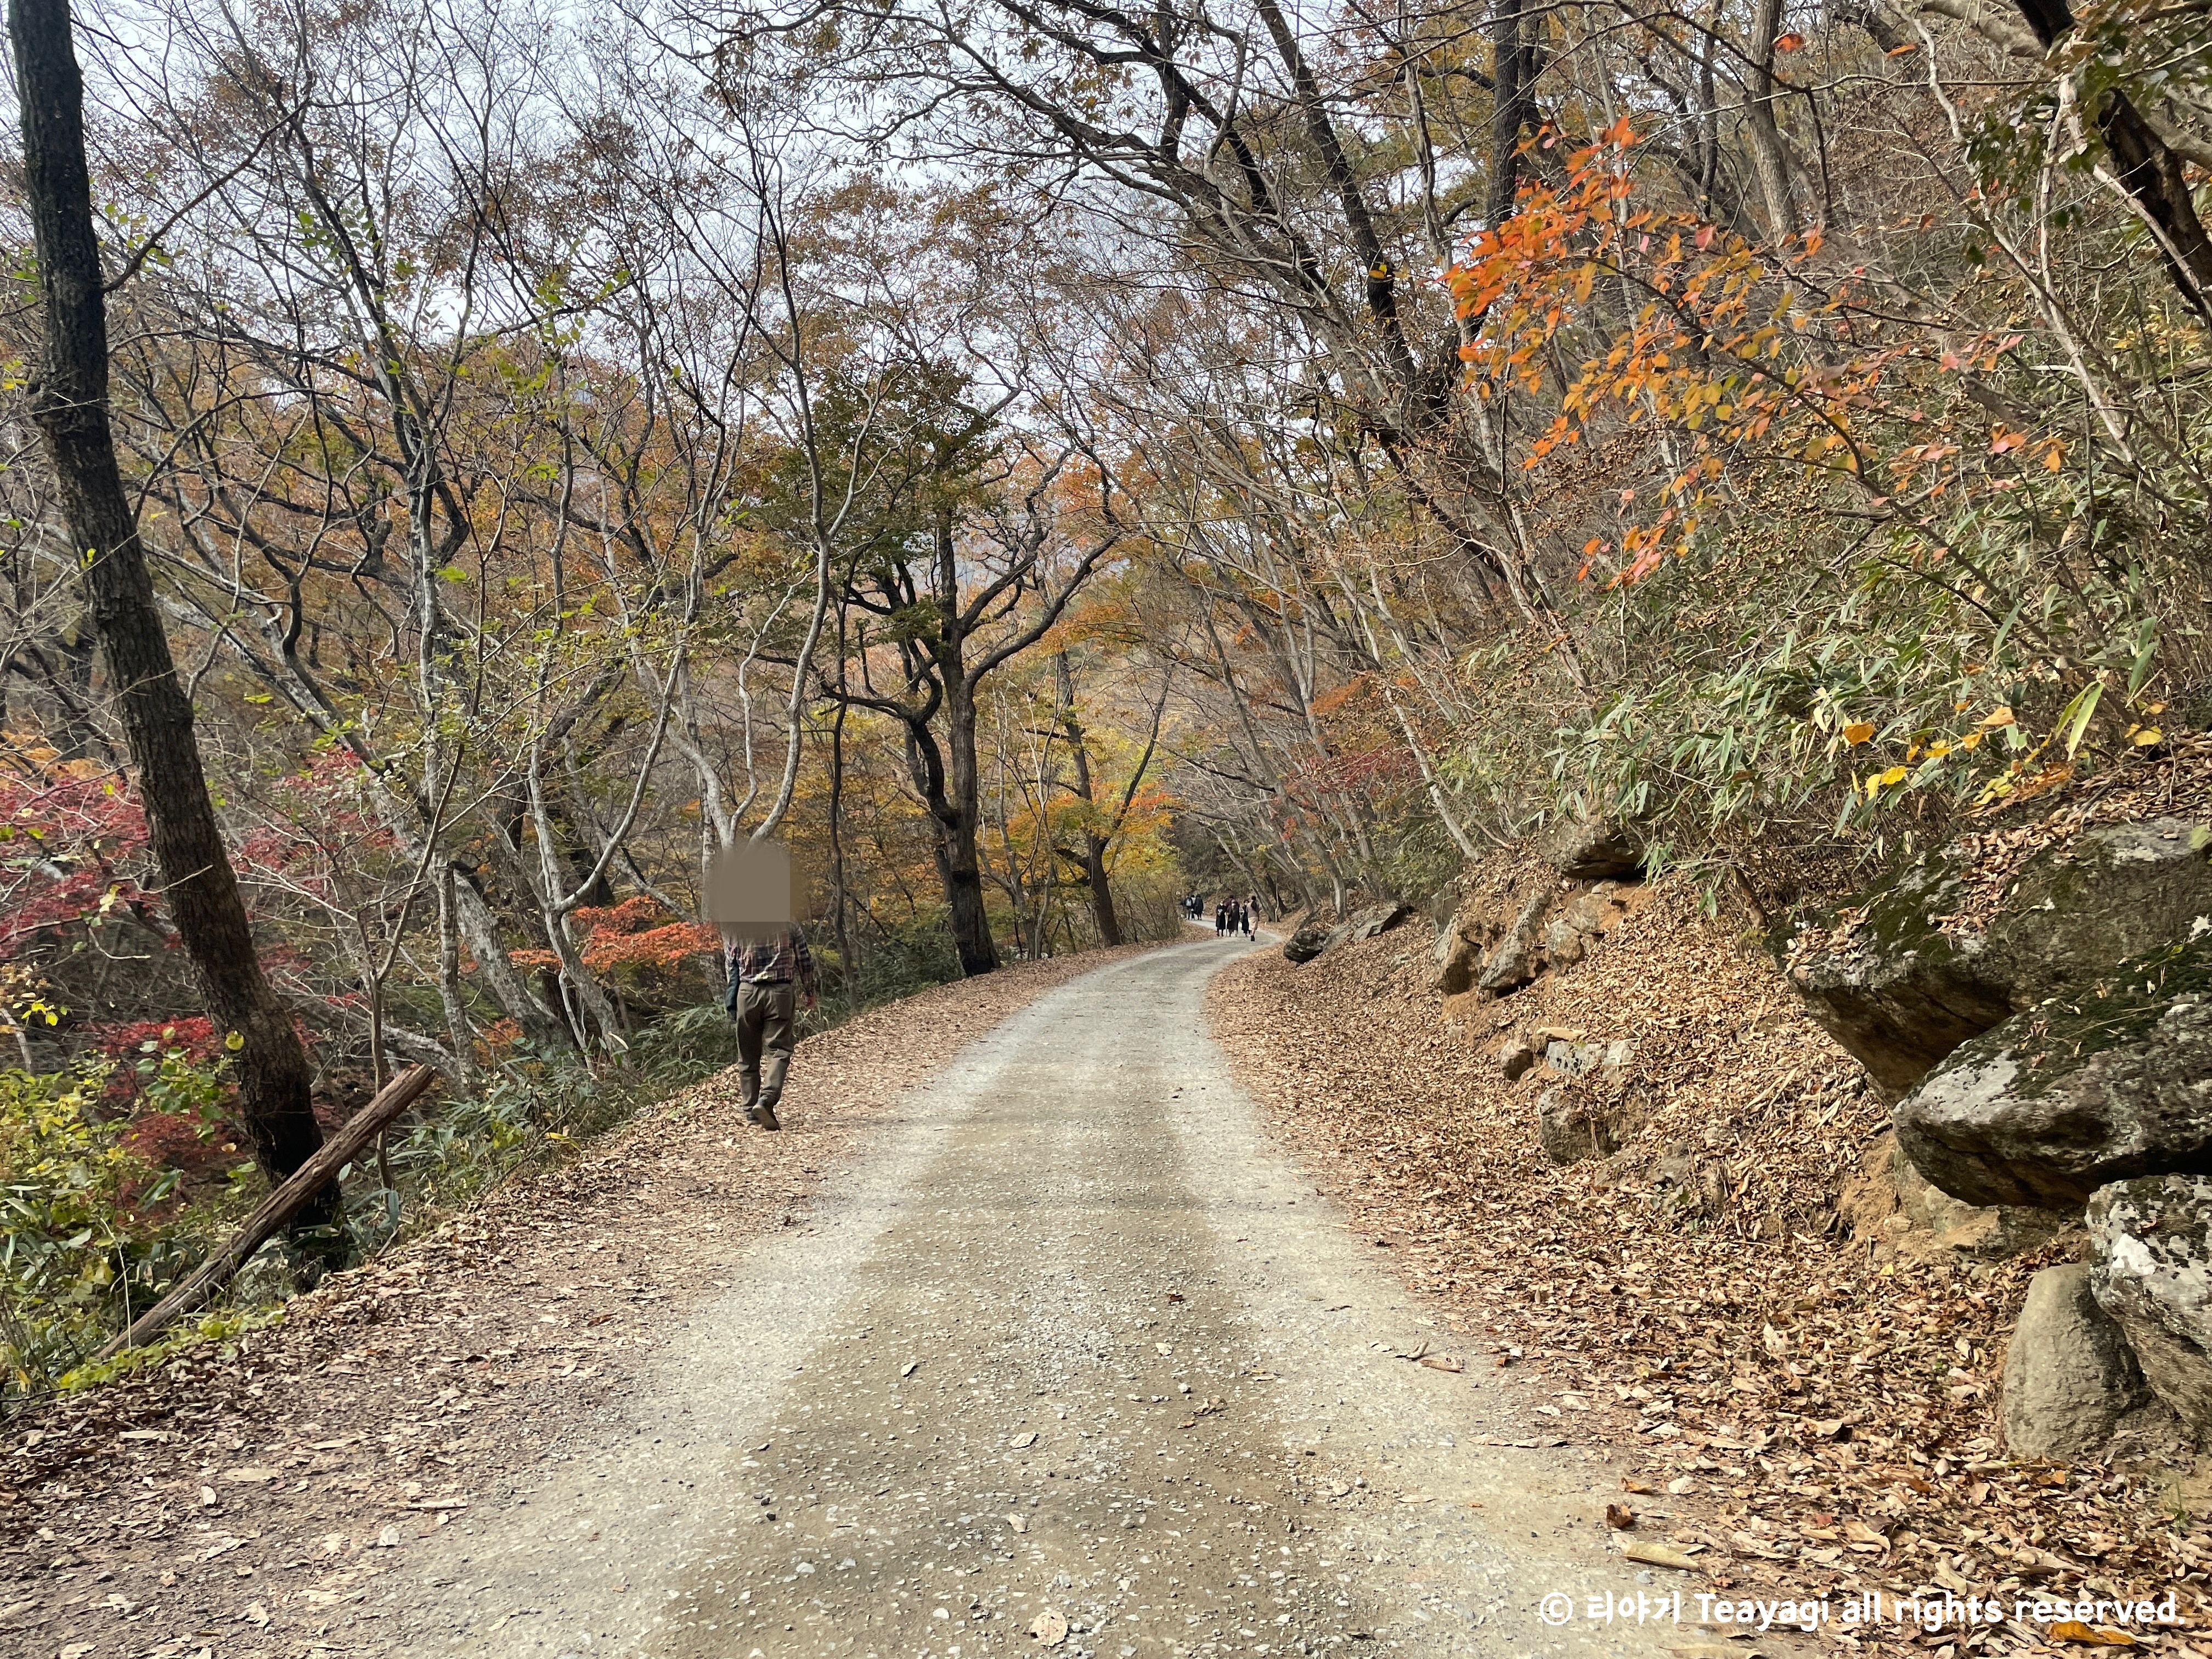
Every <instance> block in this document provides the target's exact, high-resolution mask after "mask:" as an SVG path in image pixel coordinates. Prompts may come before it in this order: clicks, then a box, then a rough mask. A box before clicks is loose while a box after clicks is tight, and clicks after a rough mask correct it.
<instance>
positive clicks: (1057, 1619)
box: [1030, 1607, 1067, 1648]
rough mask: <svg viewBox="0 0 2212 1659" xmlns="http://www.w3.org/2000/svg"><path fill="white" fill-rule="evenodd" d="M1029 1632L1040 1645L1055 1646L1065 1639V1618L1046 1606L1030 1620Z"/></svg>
mask: <svg viewBox="0 0 2212 1659" xmlns="http://www.w3.org/2000/svg"><path fill="white" fill-rule="evenodd" d="M1030 1635H1031V1636H1034V1637H1035V1638H1036V1639H1037V1642H1038V1644H1039V1645H1040V1646H1042V1647H1048V1648H1056V1647H1058V1646H1059V1645H1060V1644H1061V1643H1062V1642H1065V1641H1066V1639H1067V1620H1066V1617H1065V1616H1064V1615H1062V1614H1060V1613H1054V1611H1053V1610H1052V1609H1051V1608H1050V1607H1047V1608H1046V1609H1045V1610H1044V1611H1043V1612H1042V1613H1039V1614H1037V1616H1036V1618H1035V1619H1033V1620H1030Z"/></svg>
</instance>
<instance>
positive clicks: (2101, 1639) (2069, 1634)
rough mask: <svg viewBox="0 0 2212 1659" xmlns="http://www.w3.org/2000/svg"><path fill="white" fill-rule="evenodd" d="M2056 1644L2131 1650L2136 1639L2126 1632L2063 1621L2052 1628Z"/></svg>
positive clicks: (2071, 1620)
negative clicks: (2084, 1644) (2082, 1643)
mask: <svg viewBox="0 0 2212 1659" xmlns="http://www.w3.org/2000/svg"><path fill="white" fill-rule="evenodd" d="M2051 1640H2052V1641H2054V1642H2086V1643H2087V1644H2089V1645H2090V1646H2091V1647H2096V1648H2131V1647H2133V1646H2135V1644H2136V1638H2134V1637H2132V1636H2130V1635H2129V1634H2128V1633H2127V1632H2125V1631H2124V1630H2102V1629H2099V1628H2097V1627H2095V1626H2090V1625H2085V1624H2083V1623H2082V1622H2081V1620H2078V1619H2062V1620H2059V1621H2058V1623H2057V1624H2055V1625H2053V1626H2051Z"/></svg>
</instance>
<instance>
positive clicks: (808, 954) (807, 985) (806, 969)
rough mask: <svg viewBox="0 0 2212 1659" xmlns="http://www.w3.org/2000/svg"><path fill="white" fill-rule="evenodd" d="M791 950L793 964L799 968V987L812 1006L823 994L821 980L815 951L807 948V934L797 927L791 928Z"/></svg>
mask: <svg viewBox="0 0 2212 1659" xmlns="http://www.w3.org/2000/svg"><path fill="white" fill-rule="evenodd" d="M791 951H792V960H793V964H794V965H795V966H796V967H797V968H798V969H799V992H800V994H802V995H804V996H805V999H806V1006H808V1007H810V1008H811V1007H812V1006H814V1004H815V1000H816V999H817V997H818V996H819V995H820V994H821V989H820V984H819V981H817V979H816V977H815V973H814V952H813V951H810V950H808V949H807V948H806V935H805V933H804V932H803V931H801V930H800V929H799V928H797V927H793V929H792V930H791Z"/></svg>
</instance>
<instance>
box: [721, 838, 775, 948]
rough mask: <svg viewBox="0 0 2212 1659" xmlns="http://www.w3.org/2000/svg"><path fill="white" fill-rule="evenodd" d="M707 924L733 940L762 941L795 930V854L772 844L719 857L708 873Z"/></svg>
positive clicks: (733, 850) (731, 850)
mask: <svg viewBox="0 0 2212 1659" xmlns="http://www.w3.org/2000/svg"><path fill="white" fill-rule="evenodd" d="M707 920H708V921H711V922H713V923H714V926H715V927H719V928H720V929H721V931H722V933H723V934H724V935H725V936H726V937H728V938H731V939H759V938H763V937H764V936H766V935H769V934H772V933H781V932H782V931H783V930H784V929H785V928H787V927H790V926H791V853H790V849H789V848H785V847H781V846H778V845H776V844H775V843H773V842H768V843H763V844H761V845H757V846H755V845H750V844H740V845H738V846H736V847H732V848H725V849H724V850H723V851H722V852H720V853H719V854H716V855H715V858H714V862H713V863H712V864H711V865H709V866H708V869H707Z"/></svg>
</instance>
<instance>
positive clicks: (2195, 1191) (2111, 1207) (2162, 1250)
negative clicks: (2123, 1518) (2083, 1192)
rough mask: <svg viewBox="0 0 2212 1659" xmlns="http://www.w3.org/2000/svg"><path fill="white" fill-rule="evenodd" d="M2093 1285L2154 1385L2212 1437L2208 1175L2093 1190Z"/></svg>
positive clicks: (2200, 1438) (2194, 1430)
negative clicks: (2095, 1192) (2095, 1191)
mask: <svg viewBox="0 0 2212 1659" xmlns="http://www.w3.org/2000/svg"><path fill="white" fill-rule="evenodd" d="M2088 1222H2089V1249H2090V1257H2089V1285H2090V1288H2091V1290H2092V1291H2093V1292H2094V1293H2095V1295H2096V1297H2097V1305H2098V1306H2099V1307H2100V1308H2102V1309H2103V1310H2105V1311H2106V1313H2107V1314H2109V1315H2111V1316H2112V1319H2113V1320H2114V1322H2117V1323H2118V1326H2119V1328H2120V1329H2121V1330H2122V1331H2124V1333H2126V1335H2127V1339H2128V1346H2130V1348H2132V1349H2134V1350H2135V1355H2136V1360H2137V1361H2138V1362H2139V1363H2140V1364H2142V1372H2143V1376H2144V1378H2145V1380H2146V1381H2148V1383H2149V1384H2150V1386H2151V1390H2152V1392H2154V1394H2156V1395H2158V1397H2159V1398H2160V1400H2163V1401H2166V1404H2167V1405H2169V1406H2171V1407H2173V1410H2174V1413H2175V1415H2177V1416H2178V1417H2179V1418H2180V1419H2181V1421H2182V1425H2183V1426H2184V1427H2185V1429H2186V1430H2187V1431H2189V1433H2190V1434H2191V1436H2192V1437H2195V1438H2196V1439H2197V1442H2198V1443H2200V1444H2203V1443H2205V1442H2206V1441H2207V1440H2208V1439H2212V1176H2204V1175H2164V1176H2142V1177H2140V1178H2139V1179H2136V1180H2134V1181H2123V1182H2114V1183H2113V1184H2112V1186H2109V1187H2106V1188H2100V1189H2099V1191H2098V1192H2097V1194H2096V1195H2095V1196H2094V1197H2093V1198H2092V1199H2090V1200H2089V1213H2088Z"/></svg>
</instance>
